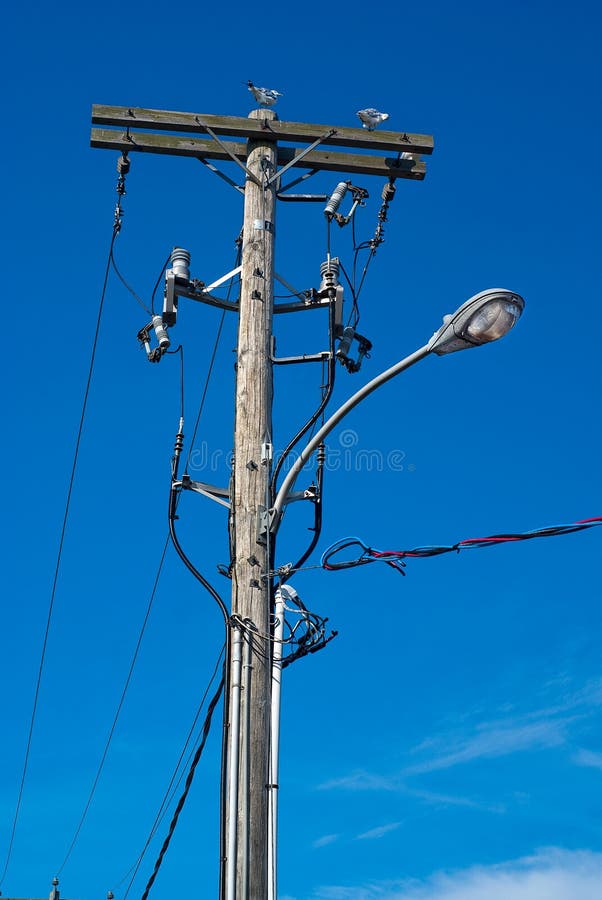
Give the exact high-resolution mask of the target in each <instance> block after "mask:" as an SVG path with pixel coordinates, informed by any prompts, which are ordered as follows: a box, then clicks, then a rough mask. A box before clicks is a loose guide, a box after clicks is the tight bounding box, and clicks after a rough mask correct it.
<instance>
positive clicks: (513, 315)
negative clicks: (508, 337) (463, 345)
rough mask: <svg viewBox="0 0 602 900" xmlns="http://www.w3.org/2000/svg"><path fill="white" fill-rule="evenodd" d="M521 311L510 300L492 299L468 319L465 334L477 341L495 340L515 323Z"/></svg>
mask: <svg viewBox="0 0 602 900" xmlns="http://www.w3.org/2000/svg"><path fill="white" fill-rule="evenodd" d="M521 312H522V310H521V308H520V307H519V305H518V304H517V303H514V302H512V301H511V300H501V299H500V300H492V301H491V302H490V303H488V304H487V306H485V307H484V308H483V309H480V310H479V311H478V312H476V313H475V314H474V316H472V317H471V318H470V319H469V321H468V324H467V325H466V329H465V334H466V335H467V336H468V337H470V338H472V339H473V340H474V341H478V342H479V343H486V342H487V341H497V340H498V338H501V337H503V336H504V335H505V334H507V333H508V332H509V331H510V329H511V328H512V327H513V326H514V325H515V324H516V322H517V321H518V318H519V316H520V314H521Z"/></svg>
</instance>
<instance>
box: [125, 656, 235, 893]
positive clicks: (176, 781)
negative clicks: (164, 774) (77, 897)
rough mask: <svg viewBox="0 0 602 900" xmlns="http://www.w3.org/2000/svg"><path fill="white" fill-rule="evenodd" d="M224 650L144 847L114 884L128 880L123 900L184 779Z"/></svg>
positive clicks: (199, 706)
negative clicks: (190, 746) (193, 742)
mask: <svg viewBox="0 0 602 900" xmlns="http://www.w3.org/2000/svg"><path fill="white" fill-rule="evenodd" d="M225 649H226V644H225V643H224V644H223V645H222V648H221V650H220V652H219V655H218V657H217V660H216V663H215V666H214V668H213V671H212V673H211V676H210V679H209V682H208V684H207V687H206V688H205V691H204V693H203V696H202V698H201V701H200V703H199V705H198V707H197V710H196V713H195V715H194V718H193V720H192V724H191V726H190V728H189V730H188V734H187V736H186V739H185V741H184V744H183V746H182V749H181V751H180V754H179V757H178V760H177V762H176V765H175V766H174V769H173V772H172V775H171V778H170V780H169V784H168V785H167V788H166V789H165V792H164V794H163V798H162V800H161V803H160V805H159V809H158V810H157V813H156V815H155V818H154V821H153V824H152V826H151V828H150V830H149V833H148V836H147V838H146V841H145V843H144V846H143V848H142V850H141V851H140V853H139V854H138V856H137V857H136V861H135V862H134V864H133V865H132V866H130V868H129V869H128V871H127V872H126V873H125V875H123V876H122V878H121V879H120V880H119V881H118V882H117V884H116V887H117V888H119V887H121V885H122V884H123V883H124V882H125V881H126V879H128V878H129V879H130V880H129V882H128V885H127V888H126V890H125V892H124V894H123V900H126V898H127V896H128V894H129V892H130V890H131V888H132V885H133V884H134V881H135V879H136V876H137V874H138V871H139V869H140V866H141V864H142V861H143V859H144V857H145V855H146V852H147V850H148V848H149V846H150V843H151V841H152V839H153V838H154V836H155V834H156V833H157V830H158V828H159V825H160V824H161V822H162V821H163V819H164V817H165V814H166V813H167V810H168V808H169V806H170V804H171V802H172V800H173V798H174V795H175V792H176V791H177V789H178V787H179V785H180V783H181V781H182V778H183V777H184V770H182V763H183V761H184V757H185V756H186V753H187V752H188V747H189V745H190V742H191V740H192V736H193V734H194V730H195V728H196V726H197V722H198V720H199V718H200V715H201V712H202V709H203V707H204V705H205V700H206V699H207V695H208V694H209V691H210V690H211V685H212V684H213V682H214V681H215V676H216V675H217V673H218V670H219V666H220V662H221V660H222V657H223V656H224V651H225ZM193 752H194V751H193ZM191 756H192V754H191V755H189V757H188V760H187V763H186V765H187V766H190V762H191ZM181 770H182V771H181Z"/></svg>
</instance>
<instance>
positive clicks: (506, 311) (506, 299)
mask: <svg viewBox="0 0 602 900" xmlns="http://www.w3.org/2000/svg"><path fill="white" fill-rule="evenodd" d="M524 306H525V301H524V300H523V298H522V297H521V296H519V295H518V294H515V293H514V292H513V291H507V290H504V289H503V288H490V289H489V290H487V291H481V293H480V294H475V296H474V297H471V298H470V300H467V301H466V303H463V304H462V306H460V307H459V308H458V309H457V310H456V312H455V313H453V315H449V316H445V317H444V319H443V325H442V326H441V328H439V330H438V331H436V332H435V333H434V335H433V336H432V338H431V339H430V341H429V342H428V344H425V346H424V347H420V349H419V350H416V351H415V352H414V353H411V354H410V355H409V356H406V357H405V359H402V360H401V361H400V362H398V363H395V365H394V366H391V368H390V369H387V370H386V371H385V372H381V374H380V375H377V376H376V378H373V379H372V381H369V382H368V384H365V385H364V386H363V387H362V388H360V389H359V391H357V392H356V393H355V394H353V396H352V397H350V398H349V400H347V401H346V402H345V403H343V405H342V406H341V407H339V409H337V410H336V412H334V413H333V414H332V415H331V417H330V418H329V419H328V420H327V421H326V422H325V423H324V425H322V427H321V428H320V429H319V430H318V431H317V432H316V434H315V435H314V436H313V438H312V439H311V441H310V442H309V443H308V445H307V446H306V447H305V448H304V450H302V452H301V453H300V454H299V456H298V457H297V459H296V460H295V462H294V464H293V465H292V466H291V468H290V470H289V472H288V474H287V476H286V478H285V479H284V481H283V482H282V486H281V487H280V490H279V491H278V494H277V495H276V498H275V500H274V505H273V507H272V509H271V510H270V527H271V530H272V532H273V533H275V532H276V531H277V530H278V528H279V526H280V522H281V520H282V515H283V512H284V507H285V504H286V502H287V498H288V495H289V493H290V491H291V490H292V488H293V486H294V484H295V481H296V479H297V476H298V474H299V472H300V471H301V469H302V468H303V466H304V465H305V463H306V462H307V460H308V459H309V458H310V457H311V455H312V453H313V452H314V451H315V450H316V449H317V447H318V446H319V444H321V443H322V441H323V440H324V438H325V437H327V436H328V435H329V434H330V432H331V431H332V430H333V428H335V427H336V426H337V425H338V424H339V422H340V421H341V419H344V418H345V416H346V415H347V413H349V412H351V410H352V409H354V408H355V407H356V406H357V405H358V403H361V401H362V400H363V399H364V397H367V396H368V395H369V394H371V393H372V392H373V391H375V390H376V389H377V388H379V387H380V386H381V384H385V382H387V381H389V380H390V379H391V378H394V377H395V376H396V375H399V374H400V373H401V372H404V371H405V370H406V369H409V368H410V366H413V365H414V364H415V363H417V362H419V361H420V360H421V359H424V358H425V357H426V356H429V355H430V354H431V353H435V354H437V356H444V355H445V354H447V353H454V352H455V351H456V350H467V349H468V348H469V347H478V346H480V345H481V344H487V343H490V342H491V341H497V340H498V339H499V338H501V337H503V336H504V335H505V334H507V333H508V332H509V331H510V329H511V328H512V327H513V326H514V325H515V324H516V322H517V321H518V319H519V318H520V315H521V313H522V311H523V309H524Z"/></svg>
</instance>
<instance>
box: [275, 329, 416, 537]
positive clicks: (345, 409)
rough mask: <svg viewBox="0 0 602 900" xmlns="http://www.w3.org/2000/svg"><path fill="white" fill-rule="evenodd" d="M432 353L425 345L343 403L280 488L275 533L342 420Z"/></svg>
mask: <svg viewBox="0 0 602 900" xmlns="http://www.w3.org/2000/svg"><path fill="white" fill-rule="evenodd" d="M431 352H432V351H431V350H430V349H429V345H428V344H425V346H424V347H421V348H420V349H419V350H416V351H415V352H414V353H411V354H410V355H409V356H406V357H405V359H402V360H401V361H400V362H398V363H395V365H394V366H391V368H390V369H387V370H386V371H384V372H381V374H380V375H377V376H376V378H373V379H372V381H369V382H368V384H365V385H364V386H363V387H362V388H360V389H359V391H357V392H356V393H355V394H353V396H352V397H350V398H349V400H347V401H346V402H345V403H343V405H342V406H341V407H339V409H337V410H336V412H334V413H333V414H332V415H331V417H330V418H329V419H328V420H327V421H326V422H325V423H324V424H323V425H322V427H321V428H320V429H319V430H318V431H317V432H316V433H315V434H314V436H313V438H312V439H311V441H310V442H309V443H308V445H307V446H306V447H305V448H304V449H303V450H302V452H301V453H300V454H299V456H298V457H297V459H296V460H295V463H294V465H293V466H291V469H290V471H289V472H288V474H287V476H286V478H285V479H284V481H283V482H282V486H281V487H280V490H279V491H278V494H277V495H276V499H275V500H274V505H273V507H272V509H271V510H270V518H271V528H272V532H274V533H275V532H276V531H277V530H278V528H279V526H280V522H281V520H282V514H283V511H284V507H285V504H286V498H287V497H288V494H289V492H290V491H291V490H292V489H293V487H294V484H295V481H296V479H297V476H298V475H299V472H300V471H301V469H302V468H303V466H304V465H305V463H306V462H307V460H308V459H309V458H310V456H311V455H312V453H313V452H314V451H315V450H316V449H317V448H318V446H319V444H320V443H321V442H322V441H323V440H324V439H325V438H326V437H327V436H328V435H329V434H330V432H331V431H332V430H333V428H336V426H337V425H338V424H339V422H340V421H341V419H344V418H345V416H346V415H347V414H348V413H350V412H351V410H352V409H355V407H356V406H357V405H358V403H361V402H362V400H363V399H364V398H365V397H367V396H368V395H369V394H371V393H372V392H373V391H375V390H376V389H377V388H379V387H380V386H381V384H385V382H387V381H390V380H391V378H395V376H396V375H399V374H400V373H401V372H404V371H405V370H406V369H409V368H410V366H413V365H414V364H415V363H417V362H420V360H421V359H424V358H425V357H426V356H428V355H429V354H430V353H431Z"/></svg>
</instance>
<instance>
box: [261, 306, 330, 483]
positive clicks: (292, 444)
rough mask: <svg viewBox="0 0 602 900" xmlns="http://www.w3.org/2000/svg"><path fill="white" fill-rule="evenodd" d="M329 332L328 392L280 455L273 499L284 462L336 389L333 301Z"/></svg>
mask: <svg viewBox="0 0 602 900" xmlns="http://www.w3.org/2000/svg"><path fill="white" fill-rule="evenodd" d="M328 331H329V345H330V346H329V354H330V355H329V358H328V381H327V384H326V390H325V391H324V392H323V394H322V399H321V401H320V405H319V406H318V408H317V409H316V411H315V412H314V414H313V415H312V416H311V417H310V418H309V419H308V420H307V422H306V423H305V425H303V426H302V428H300V429H299V431H298V432H297V434H296V435H295V436H294V437H293V438H291V440H290V441H289V442H288V444H287V446H286V448H285V450H284V452H283V453H281V454H280V457H279V459H278V462H277V463H276V465H275V466H274V471H273V473H272V479H271V482H270V492H271V495H272V498H273V497H274V496H275V494H276V487H277V483H278V475H279V474H280V471H281V469H282V466H283V465H284V462H285V460H286V458H287V456H288V455H289V453H290V452H291V450H292V449H293V447H295V445H296V444H298V442H299V441H300V440H301V438H302V437H303V436H304V435H305V434H307V432H308V431H309V429H310V428H312V426H313V425H315V423H316V422H317V421H318V419H319V418H320V416H321V415H322V413H323V412H324V410H325V409H326V406H327V405H328V402H329V400H330V398H331V396H332V392H333V389H334V379H335V374H336V356H335V353H334V342H335V307H334V301H333V300H331V302H330V308H329V315H328Z"/></svg>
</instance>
